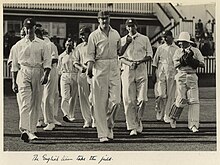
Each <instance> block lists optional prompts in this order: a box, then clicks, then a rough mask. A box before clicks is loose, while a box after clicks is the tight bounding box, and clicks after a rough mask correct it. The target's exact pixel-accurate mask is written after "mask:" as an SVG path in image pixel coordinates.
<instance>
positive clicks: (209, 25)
mask: <svg viewBox="0 0 220 165" xmlns="http://www.w3.org/2000/svg"><path fill="white" fill-rule="evenodd" d="M205 28H206V33H207V37H208V38H210V37H212V24H211V20H208V22H207V23H206V25H205Z"/></svg>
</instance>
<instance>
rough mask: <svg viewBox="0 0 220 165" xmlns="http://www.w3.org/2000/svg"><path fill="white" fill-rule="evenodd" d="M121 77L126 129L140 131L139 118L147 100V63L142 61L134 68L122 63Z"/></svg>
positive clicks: (141, 116)
mask: <svg viewBox="0 0 220 165" xmlns="http://www.w3.org/2000/svg"><path fill="white" fill-rule="evenodd" d="M121 79H122V95H123V103H124V109H125V117H126V124H127V129H128V130H133V129H137V130H138V131H139V132H142V129H143V127H142V124H141V119H142V118H143V113H144V110H145V109H146V104H147V101H148V98H147V89H148V76H147V65H146V64H145V63H142V64H140V65H139V66H138V67H137V68H136V69H135V70H134V69H130V67H129V66H127V65H123V72H122V75H121Z"/></svg>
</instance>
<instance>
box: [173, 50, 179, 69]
mask: <svg viewBox="0 0 220 165" xmlns="http://www.w3.org/2000/svg"><path fill="white" fill-rule="evenodd" d="M173 64H174V67H175V68H176V67H178V66H179V65H180V49H177V50H176V51H175V53H174V55H173Z"/></svg>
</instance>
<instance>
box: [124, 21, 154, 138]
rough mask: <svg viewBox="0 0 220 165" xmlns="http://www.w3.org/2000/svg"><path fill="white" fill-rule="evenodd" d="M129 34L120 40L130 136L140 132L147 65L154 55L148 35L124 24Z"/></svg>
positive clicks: (144, 105) (132, 22)
mask: <svg viewBox="0 0 220 165" xmlns="http://www.w3.org/2000/svg"><path fill="white" fill-rule="evenodd" d="M125 25H126V29H127V31H128V35H126V36H124V37H123V38H122V39H121V45H122V48H121V55H122V56H121V58H120V60H121V63H122V70H123V71H122V74H121V80H122V96H123V103H124V109H125V117H126V124H127V129H128V130H130V135H131V136H136V135H137V133H141V132H142V131H143V125H142V122H141V120H142V118H143V113H144V110H145V109H146V104H147V101H148V98H147V89H148V75H147V64H146V62H147V61H149V60H151V58H152V56H153V51H152V47H151V44H150V41H149V38H148V37H147V36H144V35H142V34H140V33H138V32H137V22H136V21H135V20H134V19H128V20H127V21H126V22H125Z"/></svg>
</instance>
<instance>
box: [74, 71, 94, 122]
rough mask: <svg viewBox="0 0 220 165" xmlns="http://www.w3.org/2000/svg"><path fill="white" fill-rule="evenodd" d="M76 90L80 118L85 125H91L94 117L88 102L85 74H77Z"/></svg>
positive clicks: (88, 88) (88, 93) (88, 90)
mask: <svg viewBox="0 0 220 165" xmlns="http://www.w3.org/2000/svg"><path fill="white" fill-rule="evenodd" d="M77 80H78V81H77V82H78V90H79V102H80V109H81V113H82V117H83V119H84V122H85V123H92V119H93V116H94V112H93V108H92V105H91V104H90V102H89V95H90V87H89V83H88V82H87V76H86V73H81V72H79V73H78V79H77Z"/></svg>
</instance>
